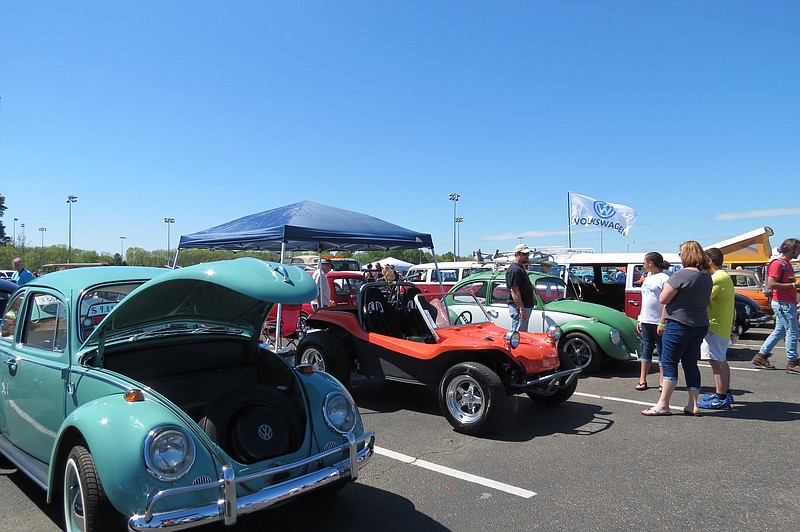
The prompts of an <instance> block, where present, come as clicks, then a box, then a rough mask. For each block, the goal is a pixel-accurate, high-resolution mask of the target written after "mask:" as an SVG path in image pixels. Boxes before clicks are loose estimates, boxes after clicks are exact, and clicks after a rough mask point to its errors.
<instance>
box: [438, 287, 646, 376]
mask: <svg viewBox="0 0 800 532" xmlns="http://www.w3.org/2000/svg"><path fill="white" fill-rule="evenodd" d="M528 276H529V277H530V279H531V283H533V287H534V295H535V297H536V306H535V307H534V308H533V312H532V313H531V318H530V322H529V324H528V330H529V331H531V332H545V331H547V330H548V329H549V328H550V327H552V326H555V325H558V326H560V327H561V331H562V335H561V339H560V340H559V342H558V348H559V350H561V351H562V352H565V353H567V354H569V355H570V356H571V357H572V358H573V360H575V363H576V364H577V365H583V364H586V362H587V361H589V360H590V359H591V361H590V362H589V365H588V366H587V367H586V368H585V369H584V370H583V372H584V373H591V372H593V371H597V369H598V368H599V367H600V365H601V364H602V362H603V360H604V358H605V357H610V358H615V359H618V360H637V359H638V357H639V354H640V353H641V351H642V339H641V336H639V334H638V333H637V332H636V320H633V319H631V318H629V317H627V316H626V315H625V314H623V313H622V312H619V311H617V310H614V309H612V308H609V307H605V306H602V305H596V304H594V303H586V302H584V301H579V300H578V297H577V295H576V294H575V293H574V292H573V291H572V289H571V288H568V287H567V285H566V284H565V283H564V281H562V280H561V279H559V278H558V277H555V276H552V275H548V274H546V273H538V272H528ZM450 294H451V295H453V296H454V299H455V301H456V303H458V294H465V295H474V296H475V297H476V298H477V299H478V301H479V302H481V303H482V304H483V305H484V307H485V308H486V311H487V313H488V314H489V317H491V318H492V321H493V322H494V323H496V324H497V325H499V326H501V327H504V328H506V329H510V328H511V316H510V315H509V313H508V304H507V301H508V287H507V286H506V278H505V271H487V272H481V273H477V274H475V275H472V276H470V277H467V278H466V279H464V280H463V281H461V282H460V283H458V284H457V285H455V286H454V287H453V288H452V289H451V290H450ZM471 300H472V299H471V298H466V297H465V298H464V303H465V304H467V302H468V301H471ZM473 304H474V302H473ZM451 308H452V310H453V311H454V312H456V313H459V312H460V309H459V308H458V307H457V306H456V307H451Z"/></svg>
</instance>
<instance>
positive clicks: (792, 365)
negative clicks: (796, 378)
mask: <svg viewBox="0 0 800 532" xmlns="http://www.w3.org/2000/svg"><path fill="white" fill-rule="evenodd" d="M786 373H793V374H795V375H800V361H797V360H795V361H794V362H791V361H790V362H787V363H786Z"/></svg>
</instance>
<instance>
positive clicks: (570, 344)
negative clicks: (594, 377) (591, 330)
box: [564, 340, 592, 366]
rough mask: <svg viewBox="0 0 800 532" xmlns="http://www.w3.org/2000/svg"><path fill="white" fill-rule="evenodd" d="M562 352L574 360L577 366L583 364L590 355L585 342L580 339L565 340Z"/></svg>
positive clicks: (590, 352)
mask: <svg viewBox="0 0 800 532" xmlns="http://www.w3.org/2000/svg"><path fill="white" fill-rule="evenodd" d="M564 352H565V353H566V354H568V355H569V356H570V358H572V360H574V361H575V364H577V365H578V366H583V365H584V364H586V362H588V361H589V359H590V358H591V357H592V351H591V350H590V349H589V346H588V345H586V343H585V342H581V341H580V340H567V343H566V344H564Z"/></svg>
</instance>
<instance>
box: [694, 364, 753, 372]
mask: <svg viewBox="0 0 800 532" xmlns="http://www.w3.org/2000/svg"><path fill="white" fill-rule="evenodd" d="M697 366H698V367H700V368H710V367H711V366H709V365H708V364H698V365H697ZM731 369H735V370H737V371H761V370H760V369H758V368H735V367H733V366H731Z"/></svg>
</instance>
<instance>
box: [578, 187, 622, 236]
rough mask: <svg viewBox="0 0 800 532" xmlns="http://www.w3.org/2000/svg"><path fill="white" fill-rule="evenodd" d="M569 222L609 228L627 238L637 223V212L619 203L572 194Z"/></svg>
mask: <svg viewBox="0 0 800 532" xmlns="http://www.w3.org/2000/svg"><path fill="white" fill-rule="evenodd" d="M569 220H570V222H569V223H570V225H595V226H597V227H600V228H603V227H608V228H610V229H614V230H615V231H617V232H618V233H619V234H621V235H624V236H627V235H628V231H630V230H631V227H633V222H635V221H636V211H634V210H633V209H631V208H630V207H627V206H625V205H620V204H619V203H608V202H607V201H600V200H596V199H594V198H590V197H589V196H581V195H580V194H575V193H573V192H570V193H569Z"/></svg>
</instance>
